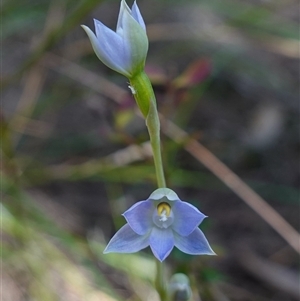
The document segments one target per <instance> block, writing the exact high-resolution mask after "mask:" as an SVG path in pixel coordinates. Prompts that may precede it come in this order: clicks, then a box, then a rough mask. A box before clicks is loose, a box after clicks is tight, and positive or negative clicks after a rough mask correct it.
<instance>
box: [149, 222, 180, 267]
mask: <svg viewBox="0 0 300 301" xmlns="http://www.w3.org/2000/svg"><path fill="white" fill-rule="evenodd" d="M149 244H150V247H151V250H152V252H153V254H154V256H155V257H156V258H157V259H158V260H159V261H163V260H165V259H166V257H167V256H168V255H169V254H170V253H171V251H172V249H173V247H174V238H173V232H172V230H171V229H170V228H168V229H159V228H157V227H153V229H152V232H151V234H150V237H149Z"/></svg>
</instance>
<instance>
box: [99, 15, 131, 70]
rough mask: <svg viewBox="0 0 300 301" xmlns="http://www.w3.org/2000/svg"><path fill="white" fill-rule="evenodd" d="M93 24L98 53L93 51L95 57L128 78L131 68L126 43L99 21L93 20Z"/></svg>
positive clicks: (128, 48)
mask: <svg viewBox="0 0 300 301" xmlns="http://www.w3.org/2000/svg"><path fill="white" fill-rule="evenodd" d="M94 24H95V31H96V36H97V42H98V43H97V46H98V47H97V50H98V52H97V51H96V50H95V49H94V50H95V52H96V54H97V56H98V57H99V59H100V60H101V61H102V62H103V63H104V64H106V65H107V66H108V67H109V68H111V69H113V70H115V71H117V72H120V73H122V74H123V75H125V76H128V75H129V69H130V66H131V57H130V54H129V51H130V47H129V45H128V43H127V44H126V43H125V41H124V40H123V38H122V37H121V36H120V35H118V34H117V33H115V32H114V31H113V30H111V29H110V28H108V27H107V26H105V25H104V24H103V23H101V22H100V21H98V20H96V19H94ZM93 48H94V47H93Z"/></svg>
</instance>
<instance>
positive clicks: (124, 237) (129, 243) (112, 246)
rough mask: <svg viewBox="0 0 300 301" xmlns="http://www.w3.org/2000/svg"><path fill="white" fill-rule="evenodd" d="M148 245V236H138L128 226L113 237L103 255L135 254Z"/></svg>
mask: <svg viewBox="0 0 300 301" xmlns="http://www.w3.org/2000/svg"><path fill="white" fill-rule="evenodd" d="M148 245H149V236H148V235H138V234H136V233H135V232H134V231H133V230H132V229H131V228H130V226H129V225H128V224H126V225H125V226H123V227H122V228H121V229H120V230H119V231H118V232H117V233H116V234H115V235H114V236H113V238H112V239H111V240H110V242H109V243H108V245H107V247H106V248H105V250H104V252H103V253H104V254H106V253H112V252H113V253H134V252H138V251H140V250H142V249H144V248H146V247H147V246H148Z"/></svg>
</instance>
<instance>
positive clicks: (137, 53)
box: [117, 10, 148, 76]
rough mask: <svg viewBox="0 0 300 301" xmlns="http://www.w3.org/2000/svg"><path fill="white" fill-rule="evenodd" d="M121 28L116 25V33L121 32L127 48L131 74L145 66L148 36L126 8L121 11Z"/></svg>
mask: <svg viewBox="0 0 300 301" xmlns="http://www.w3.org/2000/svg"><path fill="white" fill-rule="evenodd" d="M122 17H123V21H122V30H120V28H119V27H118V29H117V33H118V34H122V37H123V39H124V41H125V42H126V47H128V48H129V50H128V53H129V55H130V62H131V64H130V66H131V70H130V72H131V76H134V75H135V74H136V73H138V72H141V71H142V70H143V68H144V66H145V59H146V56H147V52H148V38H147V34H146V32H145V30H144V29H143V28H142V27H141V25H140V24H139V23H138V22H137V21H136V20H135V19H134V18H133V17H132V15H131V14H130V13H128V12H127V10H125V11H124V13H123V16H122Z"/></svg>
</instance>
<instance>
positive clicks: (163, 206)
mask: <svg viewBox="0 0 300 301" xmlns="http://www.w3.org/2000/svg"><path fill="white" fill-rule="evenodd" d="M157 213H158V215H159V216H166V217H168V216H169V215H170V213H171V206H170V205H169V204H168V203H165V202H162V203H160V204H158V205H157Z"/></svg>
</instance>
